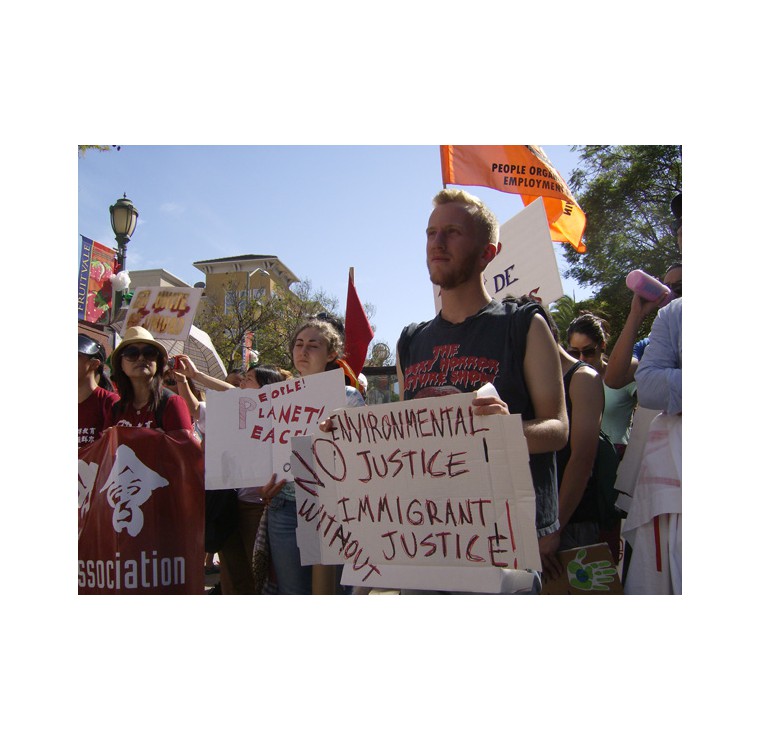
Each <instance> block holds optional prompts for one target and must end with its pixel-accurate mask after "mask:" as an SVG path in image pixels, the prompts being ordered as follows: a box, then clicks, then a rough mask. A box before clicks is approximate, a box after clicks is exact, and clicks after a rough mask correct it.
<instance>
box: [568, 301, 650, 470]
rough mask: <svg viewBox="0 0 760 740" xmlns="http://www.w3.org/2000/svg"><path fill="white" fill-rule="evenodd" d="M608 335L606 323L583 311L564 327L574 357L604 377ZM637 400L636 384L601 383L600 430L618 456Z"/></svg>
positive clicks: (628, 429) (621, 453)
mask: <svg viewBox="0 0 760 740" xmlns="http://www.w3.org/2000/svg"><path fill="white" fill-rule="evenodd" d="M608 337H609V327H608V325H607V322H606V321H605V320H604V319H601V318H599V317H598V316H594V314H592V313H588V312H584V313H582V314H581V315H580V316H578V318H576V319H575V320H574V321H572V322H571V324H570V326H569V327H568V328H567V351H568V353H569V354H570V355H571V356H572V357H574V358H575V359H580V360H583V361H584V362H586V363H588V364H589V365H591V367H593V368H594V370H596V371H597V372H598V373H599V375H601V377H602V379H604V377H605V373H606V372H607V356H606V355H605V350H606V349H607V339H608ZM636 403H637V397H636V383H634V382H630V383H628V384H627V385H625V386H623V387H622V388H610V387H609V386H607V385H606V384H605V385H604V417H603V418H602V431H603V432H605V433H606V434H607V435H608V436H609V438H610V439H611V440H612V442H613V444H614V445H615V448H616V449H617V451H618V456H619V457H620V458H622V456H623V452H625V447H626V445H627V444H628V439H629V437H630V434H631V421H632V419H633V412H634V410H635V409H636Z"/></svg>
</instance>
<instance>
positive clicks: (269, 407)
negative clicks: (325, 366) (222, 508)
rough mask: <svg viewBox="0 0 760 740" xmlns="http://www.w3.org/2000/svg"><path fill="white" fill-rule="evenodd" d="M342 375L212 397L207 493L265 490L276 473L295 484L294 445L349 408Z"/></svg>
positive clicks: (208, 395) (208, 423)
mask: <svg viewBox="0 0 760 740" xmlns="http://www.w3.org/2000/svg"><path fill="white" fill-rule="evenodd" d="M345 404H346V386H345V381H344V376H343V371H342V370H331V371H330V372H326V373H317V374H316V375H309V376H307V377H303V378H291V379H290V380H286V381H284V382H282V383H272V384H271V385H266V386H264V387H263V388H259V389H255V390H254V389H239V388H234V389H231V390H229V391H224V392H221V391H208V392H207V393H206V488H208V489H216V488H236V487H241V486H260V485H263V484H264V483H266V482H267V481H268V480H269V479H270V478H271V477H272V473H276V474H277V479H278V480H282V479H283V478H285V479H286V480H293V475H292V473H291V470H290V441H291V439H292V438H294V437H300V436H303V435H307V434H312V433H313V432H315V431H316V430H317V429H318V426H317V425H318V423H319V421H320V419H323V418H326V417H327V416H328V414H329V413H330V412H331V411H332V410H333V409H337V408H340V407H341V406H345Z"/></svg>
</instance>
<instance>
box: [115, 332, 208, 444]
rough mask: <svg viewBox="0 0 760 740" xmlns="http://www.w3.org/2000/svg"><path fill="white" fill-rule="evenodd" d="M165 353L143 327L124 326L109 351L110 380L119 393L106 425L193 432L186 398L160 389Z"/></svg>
mask: <svg viewBox="0 0 760 740" xmlns="http://www.w3.org/2000/svg"><path fill="white" fill-rule="evenodd" d="M167 363H168V356H167V354H166V349H165V348H164V346H163V345H162V344H161V343H160V342H157V341H156V340H155V339H154V338H153V335H152V334H151V333H150V332H149V331H148V330H147V329H144V328H143V327H142V326H132V327H130V328H129V329H127V331H126V333H125V334H124V339H122V341H121V343H120V344H119V345H118V346H117V347H116V349H114V351H113V352H112V353H111V358H110V364H111V368H112V373H111V379H112V380H113V382H114V383H115V384H116V388H117V389H118V391H119V395H120V396H121V398H120V400H119V401H118V403H116V404H115V405H114V407H113V409H112V411H111V418H110V424H109V426H127V427H144V428H146V429H163V430H164V431H165V432H174V431H177V430H179V429H184V430H186V431H188V432H189V433H191V434H192V431H193V422H192V420H191V418H190V412H189V410H188V408H187V404H186V403H185V401H184V400H183V399H182V398H180V397H179V396H178V395H176V394H174V393H171V392H170V391H168V390H166V389H165V388H163V384H162V379H163V376H164V369H165V368H166V366H167Z"/></svg>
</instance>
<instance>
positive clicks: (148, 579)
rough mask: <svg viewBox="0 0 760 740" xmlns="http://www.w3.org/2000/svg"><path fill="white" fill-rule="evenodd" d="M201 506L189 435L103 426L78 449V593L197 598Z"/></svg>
mask: <svg viewBox="0 0 760 740" xmlns="http://www.w3.org/2000/svg"><path fill="white" fill-rule="evenodd" d="M204 506H205V493H204V483H203V453H202V452H201V449H200V446H199V445H198V443H197V442H196V441H195V440H194V439H193V438H192V437H191V436H190V435H189V434H187V433H186V432H172V433H169V434H167V433H165V432H163V431H160V430H153V429H142V428H132V427H111V428H110V429H107V430H106V431H105V432H104V433H103V436H102V437H101V438H100V439H99V440H96V441H95V442H93V443H92V444H91V445H88V446H87V447H84V448H82V449H81V450H80V451H79V548H78V549H79V568H78V587H79V593H80V594H202V593H203V592H204V570H203V562H204V558H205V553H204V526H205V514H204Z"/></svg>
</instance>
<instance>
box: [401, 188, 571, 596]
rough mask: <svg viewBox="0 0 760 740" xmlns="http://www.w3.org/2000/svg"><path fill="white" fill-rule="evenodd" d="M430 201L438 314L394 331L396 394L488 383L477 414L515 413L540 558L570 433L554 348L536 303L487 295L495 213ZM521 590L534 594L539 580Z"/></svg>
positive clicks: (459, 201)
mask: <svg viewBox="0 0 760 740" xmlns="http://www.w3.org/2000/svg"><path fill="white" fill-rule="evenodd" d="M433 204H434V206H435V208H434V209H433V212H432V213H431V215H430V219H429V222H428V227H427V267H428V272H429V274H430V280H431V282H432V283H433V284H434V285H437V286H439V288H440V296H441V311H440V313H439V314H438V315H437V316H436V317H435V318H434V319H432V320H431V321H425V322H422V323H420V324H410V325H409V326H407V327H405V328H404V330H403V331H402V333H401V337H400V338H399V341H398V346H397V351H396V357H397V369H398V377H399V383H400V386H401V392H402V393H403V398H404V400H409V399H412V398H422V397H424V396H430V395H445V394H447V393H469V392H472V391H476V390H478V389H479V388H480V387H481V386H482V385H484V384H485V383H487V382H491V383H493V385H494V386H495V388H496V390H497V392H498V394H499V398H476V399H475V400H474V401H473V406H474V407H475V409H474V413H476V414H509V413H513V414H521V415H522V420H523V432H524V434H525V438H526V440H527V443H528V452H529V453H530V470H531V475H532V478H533V486H534V489H535V492H536V532H537V535H538V538H539V551H541V553H542V557H543V555H544V551H543V549H542V539H543V538H545V537H547V535H550V534H552V533H553V532H555V531H556V530H557V529H558V528H559V519H558V503H557V471H556V462H555V454H554V453H555V451H556V450H559V449H562V448H563V447H564V445H565V444H566V442H567V436H568V422H567V412H566V409H565V397H564V389H563V385H562V372H561V369H560V361H559V355H558V352H557V347H556V344H555V342H554V339H553V338H552V335H551V332H550V330H549V326H548V324H547V322H546V320H545V319H544V317H543V309H542V308H541V307H540V306H539V305H538V304H536V303H533V302H529V303H526V304H525V305H523V306H518V305H517V302H516V301H506V302H504V303H499V302H497V301H495V300H493V299H492V298H491V296H490V295H489V294H488V292H487V291H486V288H485V285H484V283H483V271H484V270H485V268H486V266H487V265H488V264H489V262H491V260H492V259H493V258H494V257H495V256H496V254H497V252H498V250H499V249H500V245H499V222H498V220H497V219H496V217H495V216H494V214H493V213H492V212H491V211H490V210H489V209H488V208H487V207H486V206H485V205H484V204H483V203H482V202H481V201H480V200H478V199H477V198H475V197H474V196H472V195H470V194H469V193H466V192H464V191H462V190H453V189H451V190H442V191H441V192H440V193H438V195H436V196H435V198H434V199H433ZM528 590H529V591H530V592H534V593H535V592H538V591H539V590H540V579H538V578H536V579H534V582H533V585H532V586H531V587H530V589H528ZM518 591H519V592H525V589H523V588H521V587H518V588H516V590H515V592H518Z"/></svg>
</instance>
